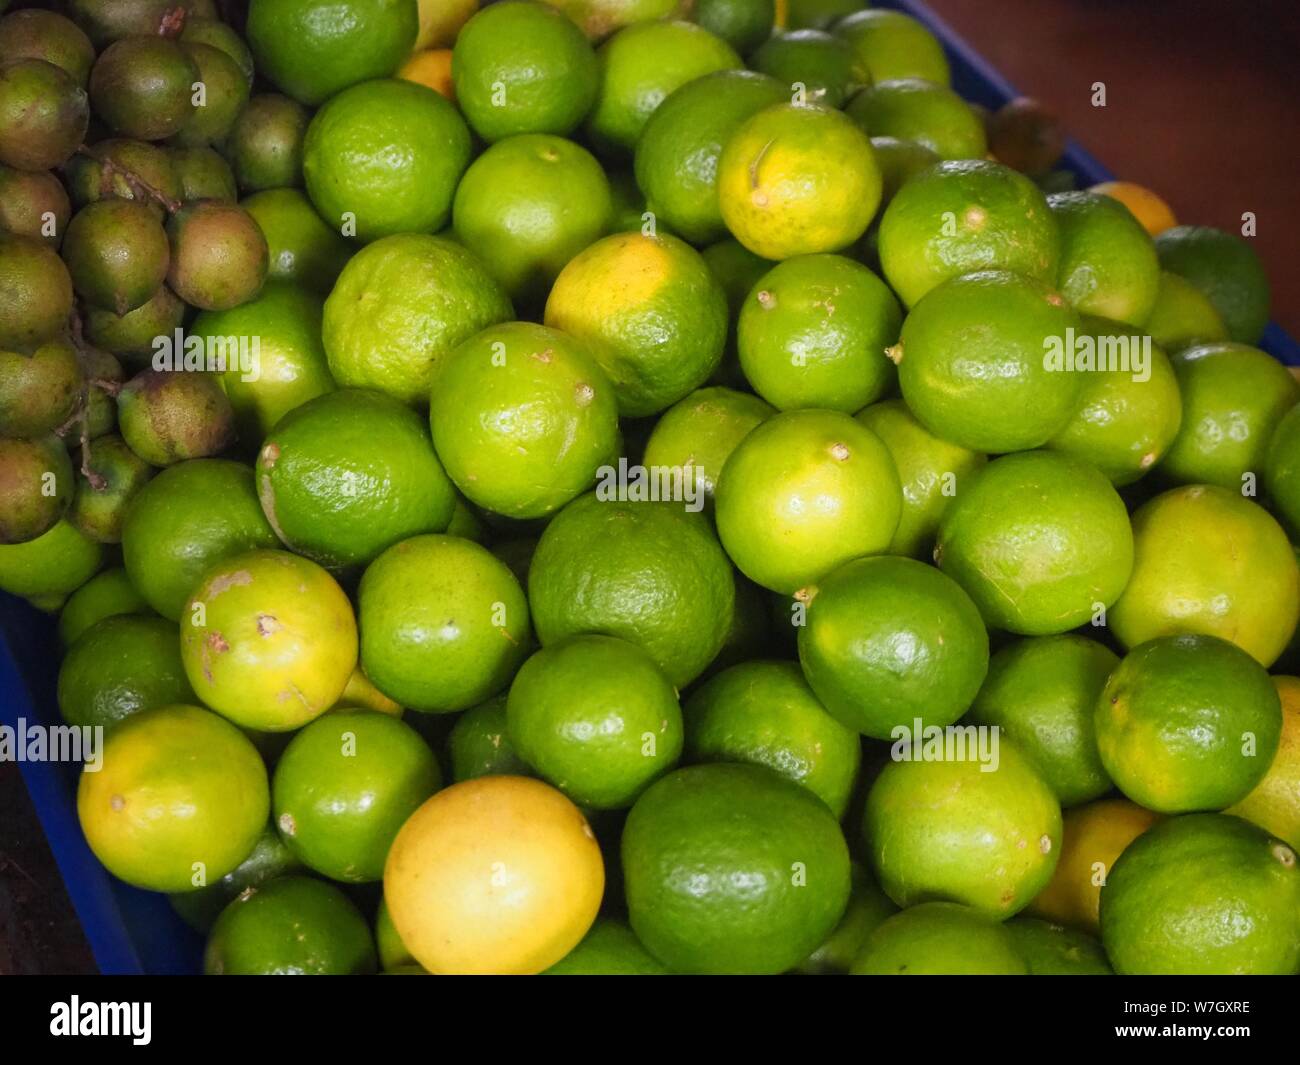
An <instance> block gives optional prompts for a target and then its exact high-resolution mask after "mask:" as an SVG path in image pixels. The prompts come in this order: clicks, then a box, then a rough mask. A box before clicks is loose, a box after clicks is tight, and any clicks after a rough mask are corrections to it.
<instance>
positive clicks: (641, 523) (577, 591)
mask: <svg viewBox="0 0 1300 1065" xmlns="http://www.w3.org/2000/svg"><path fill="white" fill-rule="evenodd" d="M735 594H736V593H735V582H734V580H733V578H732V569H731V564H730V563H729V562H728V561H727V556H726V555H725V554H724V553H723V550H722V547H721V545H720V544H719V543H718V540H717V537H716V536H714V534H713V530H712V529H711V528H710V527H709V523H708V520H707V519H706V518H705V517H703V515H701V514H699V513H692V512H690V511H687V510H685V509H684V508H683V506H682V504H681V503H668V502H619V501H616V500H610V501H608V502H605V501H602V500H601V499H600V498H599V497H598V495H597V494H596V493H588V494H587V495H584V496H579V497H578V498H577V499H575V500H574V501H573V502H572V503H570V504H569V505H568V506H567V507H565V508H564V509H563V510H561V511H560V512H559V514H557V515H556V516H555V517H554V518H553V519H552V520H551V523H550V524H549V525H548V526H547V527H546V531H545V532H543V533H542V537H541V540H539V541H538V544H537V550H536V552H535V553H534V555H533V561H532V565H531V567H530V568H529V571H528V595H529V601H530V603H531V604H532V609H533V620H534V623H535V624H536V626H537V635H538V637H539V638H540V640H541V642H542V644H543V646H546V645H549V644H551V643H554V642H555V641H557V640H562V639H563V638H564V637H566V636H572V635H574V634H576V633H582V632H596V633H603V634H605V635H608V636H618V637H620V638H622V639H624V640H628V641H630V642H631V643H635V644H637V645H639V646H640V647H642V648H643V649H644V650H645V651H647V652H648V653H649V655H650V657H651V658H652V659H654V662H655V664H656V665H657V666H658V667H659V668H660V669H662V670H663V671H664V673H665V674H666V675H667V676H668V679H669V680H670V681H671V682H672V683H673V685H674V686H675V687H677V688H679V689H680V688H684V687H685V686H686V685H687V684H689V683H690V682H691V681H692V680H694V679H695V678H696V677H697V676H699V675H700V673H701V672H702V671H703V670H704V667H705V666H707V665H708V664H709V663H710V662H711V661H712V660H713V657H714V656H715V655H716V654H717V653H718V651H719V649H720V648H721V647H722V643H723V641H724V640H725V639H726V636H727V632H728V630H729V629H730V627H731V618H732V613H733V611H734V608H735Z"/></svg>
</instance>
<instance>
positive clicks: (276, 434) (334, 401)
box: [257, 388, 456, 569]
mask: <svg viewBox="0 0 1300 1065" xmlns="http://www.w3.org/2000/svg"><path fill="white" fill-rule="evenodd" d="M257 494H258V498H259V499H260V500H261V503H262V510H263V512H264V513H265V514H266V517H267V520H268V521H269V522H270V523H271V527H272V528H273V529H275V531H276V535H278V536H279V537H280V539H281V540H282V541H283V542H284V543H285V544H286V545H287V546H288V547H289V548H290V549H291V550H293V551H296V552H298V553H299V554H303V555H306V556H307V557H309V558H312V559H315V560H316V561H317V562H320V563H321V564H322V565H324V566H327V567H329V568H331V569H343V568H346V567H348V566H356V565H366V564H368V563H369V562H371V561H373V560H374V559H375V558H376V557H377V556H378V555H379V554H380V552H382V551H383V550H385V549H386V548H388V547H391V546H392V545H393V544H395V543H397V542H398V541H399V540H405V539H406V538H407V537H410V536H415V535H417V534H418V533H426V532H441V531H442V530H443V529H445V528H446V527H447V523H448V522H449V521H450V520H451V513H452V508H453V507H454V506H455V502H456V496H455V490H454V489H453V488H452V486H451V481H450V479H449V478H448V477H447V474H446V473H445V472H443V468H442V465H441V463H439V461H438V456H437V455H436V454H435V453H434V450H433V442H432V441H431V440H430V439H429V432H428V430H427V429H426V427H425V424H424V420H423V419H422V418H421V417H420V416H419V415H418V414H416V413H415V411H413V410H411V408H410V407H407V406H406V405H405V404H403V403H400V402H399V401H398V400H396V399H393V397H392V396H387V395H384V393H382V392H372V391H367V390H364V389H356V388H343V389H339V390H337V391H334V392H326V393H325V394H324V395H322V396H318V397H316V398H315V399H313V400H310V401H309V402H307V403H304V404H303V405H302V406H300V407H296V408H294V409H293V410H291V411H290V412H289V413H288V414H286V415H285V416H284V417H283V418H281V419H280V421H279V422H277V423H276V426H275V428H274V429H272V430H271V433H270V435H269V436H268V437H267V438H266V442H265V443H264V444H263V445H262V449H261V451H260V452H259V453H258V456H257Z"/></svg>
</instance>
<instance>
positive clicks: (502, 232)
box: [452, 3, 613, 305]
mask: <svg viewBox="0 0 1300 1065" xmlns="http://www.w3.org/2000/svg"><path fill="white" fill-rule="evenodd" d="M521 6H522V3H521ZM612 213H613V201H612V199H611V197H610V191H609V181H608V179H607V178H606V177H605V173H604V171H603V170H601V168H600V164H599V163H597V162H596V160H595V158H594V157H593V156H592V155H591V153H590V152H588V151H587V150H586V149H585V148H581V147H579V146H578V145H576V144H574V143H573V142H572V141H567V140H565V139H564V138H562V137H553V136H550V135H547V134H541V133H531V134H521V135H519V136H514V137H508V138H506V139H505V140H502V141H498V142H497V143H496V144H493V145H492V146H491V147H490V148H488V150H487V151H485V152H484V153H483V154H482V155H480V156H479V157H478V158H477V159H476V160H475V161H474V162H473V163H472V164H471V165H470V168H469V169H468V170H467V171H465V176H464V178H462V179H461V182H460V185H459V186H458V187H457V189H456V199H455V204H454V206H453V208H452V225H453V227H454V230H455V234H456V239H457V240H459V241H460V242H461V243H462V244H464V245H465V247H467V248H468V249H469V250H470V251H472V252H474V254H476V255H477V256H479V258H480V259H482V260H483V262H484V264H485V265H486V266H487V267H488V269H489V270H490V271H491V272H492V275H493V276H494V277H495V278H496V279H497V280H498V281H499V282H500V283H501V285H502V287H503V288H505V290H506V291H507V292H508V293H509V294H510V296H511V297H512V298H513V299H515V300H520V301H522V302H524V303H527V304H530V305H531V304H537V305H540V303H541V302H542V301H543V300H544V299H545V297H546V293H547V292H548V291H549V290H550V287H551V285H552V283H553V282H554V281H555V278H556V277H557V276H558V275H559V273H560V271H561V270H562V269H563V268H564V265H565V264H566V263H567V262H568V261H569V260H570V259H572V258H573V257H574V256H575V255H577V254H578V253H579V252H580V251H582V250H583V249H584V248H586V247H587V246H588V245H590V244H591V243H593V242H594V241H595V240H596V239H597V238H599V237H600V236H601V235H602V234H604V233H605V232H606V230H607V228H608V225H609V221H610V218H611V216H612Z"/></svg>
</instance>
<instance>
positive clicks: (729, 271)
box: [700, 237, 772, 406]
mask: <svg viewBox="0 0 1300 1065" xmlns="http://www.w3.org/2000/svg"><path fill="white" fill-rule="evenodd" d="M700 255H701V256H703V258H704V261H705V262H706V263H708V265H709V269H710V270H711V271H712V272H713V276H714V277H716V278H717V279H718V283H719V284H720V285H721V286H722V291H723V292H724V293H725V294H726V297H727V342H726V345H725V346H724V349H723V356H722V362H721V364H720V365H719V366H718V368H717V370H715V371H714V374H713V376H712V377H711V378H709V384H712V385H724V386H726V387H727V388H734V389H740V390H742V391H745V392H748V391H749V382H748V381H746V380H745V375H744V373H742V372H741V369H740V357H739V355H738V354H737V353H736V327H737V324H738V322H739V318H740V309H741V307H743V306H744V303H745V300H746V299H747V298H748V297H749V292H750V289H752V288H753V287H754V286H755V285H756V284H758V279H759V278H760V277H762V276H763V275H764V274H765V273H767V272H768V271H769V270H770V269H772V263H771V262H770V261H769V260H767V259H763V258H760V257H759V256H757V255H755V254H754V253H753V252H752V251H750V250H749V249H748V248H746V247H745V246H744V245H743V244H741V243H740V241H738V240H735V239H733V238H731V237H728V238H727V239H726V240H720V241H718V242H717V243H716V244H710V245H709V246H708V247H707V248H704V249H703V250H702V251H701V252H700ZM764 405H765V406H766V404H764Z"/></svg>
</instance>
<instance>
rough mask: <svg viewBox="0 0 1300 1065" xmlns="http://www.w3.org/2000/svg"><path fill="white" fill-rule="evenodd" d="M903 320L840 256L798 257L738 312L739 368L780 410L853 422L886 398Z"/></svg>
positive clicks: (878, 288)
mask: <svg viewBox="0 0 1300 1065" xmlns="http://www.w3.org/2000/svg"><path fill="white" fill-rule="evenodd" d="M902 324H903V313H902V311H901V310H900V308H899V306H898V300H896V299H895V298H894V294H893V293H892V292H890V291H889V288H888V287H887V286H886V285H885V283H884V282H883V281H881V280H880V278H878V277H877V276H876V275H875V274H873V273H872V272H871V271H870V270H868V269H867V268H866V267H865V266H863V265H862V264H861V263H858V262H854V261H853V260H852V259H846V258H845V257H844V256H842V255H800V256H796V257H795V258H793V259H787V260H785V262H782V263H778V264H777V265H776V266H774V267H773V268H772V269H771V270H769V271H768V272H767V273H766V274H764V275H763V277H761V278H760V279H759V281H758V283H757V284H756V285H755V286H754V289H753V291H752V292H750V294H749V298H748V299H746V300H745V303H744V306H743V307H742V309H741V311H740V322H739V325H738V327H737V331H736V342H737V346H738V348H739V352H740V366H741V369H742V370H743V371H744V373H745V377H746V378H747V379H748V381H749V383H750V384H751V385H753V387H754V391H755V392H757V393H758V394H759V395H760V396H762V397H763V398H764V399H765V400H767V401H768V402H769V403H771V404H772V405H773V406H774V407H776V408H777V409H778V410H792V409H796V408H800V407H820V408H822V409H824V410H838V411H843V412H844V413H846V414H852V413H854V412H855V411H858V410H861V409H862V408H863V407H864V406H866V405H867V404H868V403H872V402H874V401H875V400H877V399H879V398H880V397H881V396H882V395H884V394H885V393H886V392H888V391H889V390H890V389H891V388H892V387H893V385H894V382H895V372H894V366H893V364H892V363H891V362H890V361H889V358H888V356H886V354H885V350H886V349H887V348H889V347H890V346H892V345H893V344H894V343H895V342H896V341H897V340H898V332H899V329H900V328H901V327H902Z"/></svg>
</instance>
